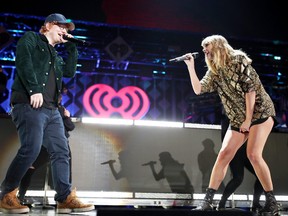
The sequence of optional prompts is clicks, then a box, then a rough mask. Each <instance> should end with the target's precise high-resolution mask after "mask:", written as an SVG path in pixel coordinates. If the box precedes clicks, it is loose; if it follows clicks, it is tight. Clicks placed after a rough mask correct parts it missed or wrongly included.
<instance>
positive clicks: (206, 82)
mask: <svg viewBox="0 0 288 216" xmlns="http://www.w3.org/2000/svg"><path fill="white" fill-rule="evenodd" d="M213 79H214V75H213V73H212V72H211V71H209V70H208V71H207V72H206V74H205V75H204V77H203V78H202V79H201V80H200V83H201V94H203V93H206V92H214V91H216V88H215V84H214V83H213Z"/></svg>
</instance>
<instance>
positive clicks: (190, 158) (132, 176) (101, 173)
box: [0, 118, 288, 195]
mask: <svg viewBox="0 0 288 216" xmlns="http://www.w3.org/2000/svg"><path fill="white" fill-rule="evenodd" d="M0 127H1V131H0V135H1V144H0V148H1V153H0V181H2V180H3V178H4V175H5V173H6V170H7V168H8V165H9V164H10V162H11V160H12V158H13V157H14V155H15V153H16V150H17V146H18V138H17V134H16V130H15V127H14V125H13V124H12V122H11V120H10V119H3V118H2V119H0ZM69 140H70V147H71V151H72V176H73V178H72V179H73V180H72V181H73V185H74V186H76V187H77V189H78V190H87V191H104V192H105V191H108V192H109V191H110V192H111V191H121V192H123V191H128V192H152V193H153V192H155V193H156V192H168V193H170V192H173V193H191V192H195V193H199V192H203V190H204V189H205V188H206V187H207V184H208V181H209V176H210V172H211V169H212V166H213V163H214V160H215V158H216V155H217V153H218V151H219V148H220V131H219V130H218V129H201V128H198V129H196V128H158V127H147V126H146V127H145V126H123V125H122V126H111V125H106V126H105V125H96V124H84V123H81V122H77V123H76V128H75V130H74V131H72V132H71V137H70V139H69ZM287 140H288V134H287V133H272V134H271V136H270V137H269V140H268V143H267V145H266V147H265V151H264V157H265V159H266V160H267V163H268V165H269V167H270V168H271V173H272V177H273V180H274V187H275V194H284V195H285V194H286V195H287V194H288V187H287V181H288V177H287V176H288V170H287V169H279V167H281V166H283V164H288V158H287V150H288V149H287V148H288V143H287ZM38 172H39V173H40V170H39V171H38ZM41 173H42V174H39V175H35V177H34V180H33V181H34V183H33V184H32V185H33V187H34V188H33V187H32V189H35V187H36V188H40V189H41V188H43V181H44V175H43V173H44V174H45V171H44V172H41ZM230 177H231V176H230V174H229V173H228V174H227V176H226V179H225V181H224V185H225V183H227V180H229V179H230ZM36 180H37V181H36ZM254 181H255V178H254V176H252V175H251V174H250V173H249V172H247V171H245V178H244V181H243V183H242V184H241V186H240V187H239V188H238V189H237V191H236V193H247V194H252V193H253V185H254ZM224 185H222V186H221V188H220V191H221V190H222V187H223V186H224Z"/></svg>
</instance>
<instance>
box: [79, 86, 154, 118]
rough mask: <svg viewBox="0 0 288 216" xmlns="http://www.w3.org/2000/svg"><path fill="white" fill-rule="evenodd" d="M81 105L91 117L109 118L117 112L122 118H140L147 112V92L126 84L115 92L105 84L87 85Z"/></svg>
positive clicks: (148, 103)
mask: <svg viewBox="0 0 288 216" xmlns="http://www.w3.org/2000/svg"><path fill="white" fill-rule="evenodd" d="M83 105H84V108H85V109H86V111H87V112H88V113H89V114H90V115H91V116H92V117H102V118H109V117H111V116H112V115H113V114H115V113H117V114H120V115H121V116H122V118H124V119H134V120H137V119H141V118H142V117H143V116H145V114H146V113H147V112H148V110H149V107H150V101H149V98H148V96H147V94H146V93H145V92H144V91H143V90H142V89H140V88H138V87H136V86H127V87H124V88H122V89H120V90H119V91H118V92H116V91H115V90H114V89H113V88H112V87H110V86H108V85H105V84H96V85H93V86H91V87H89V88H88V89H87V90H86V91H85V93H84V96H83Z"/></svg>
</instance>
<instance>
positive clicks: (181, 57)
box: [169, 52, 199, 62]
mask: <svg viewBox="0 0 288 216" xmlns="http://www.w3.org/2000/svg"><path fill="white" fill-rule="evenodd" d="M191 54H192V56H193V58H194V59H196V58H197V57H198V55H199V53H198V52H193V53H191ZM184 60H188V58H187V57H186V55H183V56H179V57H177V58H173V59H170V60H169V62H180V61H184Z"/></svg>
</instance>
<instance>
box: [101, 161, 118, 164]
mask: <svg viewBox="0 0 288 216" xmlns="http://www.w3.org/2000/svg"><path fill="white" fill-rule="evenodd" d="M115 162H116V161H115V160H108V161H105V162H103V163H101V165H104V164H112V163H115Z"/></svg>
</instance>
